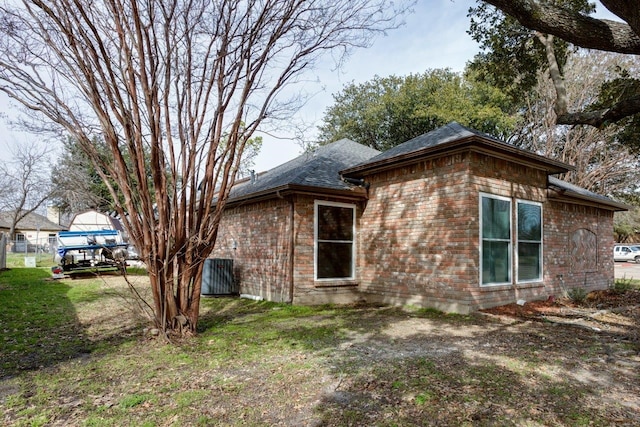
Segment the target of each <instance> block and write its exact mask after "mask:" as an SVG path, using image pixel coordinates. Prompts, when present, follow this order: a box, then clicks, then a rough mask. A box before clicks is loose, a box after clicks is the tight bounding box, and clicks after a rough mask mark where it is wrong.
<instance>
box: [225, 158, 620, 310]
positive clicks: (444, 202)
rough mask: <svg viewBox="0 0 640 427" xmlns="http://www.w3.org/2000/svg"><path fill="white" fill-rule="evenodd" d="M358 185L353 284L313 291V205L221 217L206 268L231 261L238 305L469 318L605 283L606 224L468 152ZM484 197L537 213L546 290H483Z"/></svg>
mask: <svg viewBox="0 0 640 427" xmlns="http://www.w3.org/2000/svg"><path fill="white" fill-rule="evenodd" d="M366 181H367V182H368V183H369V184H370V189H369V200H367V201H366V202H353V203H354V204H356V217H357V235H356V240H357V241H356V244H357V254H358V255H357V261H356V280H354V281H335V282H324V281H323V282H319V281H315V280H314V201H315V200H317V199H319V198H318V197H314V196H308V195H295V196H291V197H289V198H286V199H274V200H271V201H264V202H259V203H254V204H250V205H246V206H240V207H236V208H233V209H230V210H228V211H227V212H226V213H225V216H224V219H223V222H222V224H221V227H220V234H219V238H218V242H217V244H216V250H215V251H214V255H213V256H214V257H221V258H233V259H234V260H235V261H234V262H235V269H236V273H237V277H238V279H239V280H240V291H241V293H246V294H251V295H258V296H261V297H263V298H265V299H268V300H272V301H286V302H293V303H294V304H322V303H328V302H336V303H350V302H355V301H358V300H361V299H364V300H367V301H370V302H382V303H388V304H412V305H419V306H424V307H434V308H438V309H441V310H445V311H455V312H462V313H466V312H470V311H474V310H477V309H481V308H488V307H492V306H496V305H501V304H506V303H511V302H515V301H517V300H519V299H524V300H527V301H530V300H535V299H542V298H547V297H548V296H550V295H556V296H559V295H562V294H563V293H566V292H567V290H568V289H570V288H572V287H582V288H584V289H585V290H592V289H602V288H605V287H607V286H608V285H609V284H610V283H611V282H612V281H613V260H612V258H611V248H612V245H613V235H612V230H613V215H612V213H611V212H609V211H606V210H602V209H596V208H593V207H585V206H578V205H574V204H569V203H563V202H557V201H551V200H548V199H547V190H546V185H547V176H546V173H545V172H544V171H540V170H538V169H535V168H532V167H528V166H524V165H521V164H518V163H515V162H510V161H506V160H503V159H498V158H493V157H490V156H487V155H486V154H483V153H477V152H473V151H468V152H463V153H457V154H453V155H449V156H444V157H442V158H438V159H430V160H424V161H422V162H419V163H417V164H415V165H411V166H405V167H401V168H398V169H396V170H392V171H387V172H381V173H377V174H374V175H371V176H368V177H366ZM480 193H488V194H492V195H496V196H503V197H508V198H511V200H512V201H513V202H512V207H515V201H516V199H523V200H528V201H534V202H539V203H542V211H543V281H540V282H536V283H527V284H516V283H515V278H514V282H513V283H512V284H509V285H497V286H480V285H479V275H480V274H479V270H480V261H479V244H480V242H479V240H480V234H479V224H480V221H479V200H480V199H479V197H480ZM320 199H323V198H320ZM323 200H329V201H340V202H347V201H345V200H339V199H331V198H324V199H323ZM513 210H514V209H512V211H513ZM513 215H514V216H513V217H512V222H513V223H514V224H515V213H513ZM292 219H293V221H292ZM292 224H293V227H292ZM514 234H515V233H514ZM233 242H235V245H236V249H235V250H234V249H233ZM512 246H513V248H515V245H512ZM513 259H515V256H514V257H513ZM292 260H293V261H292ZM593 265H595V267H588V266H593ZM585 269H589V271H585ZM512 276H514V277H515V272H514V274H513V275H512ZM292 289H293V292H291V290H292Z"/></svg>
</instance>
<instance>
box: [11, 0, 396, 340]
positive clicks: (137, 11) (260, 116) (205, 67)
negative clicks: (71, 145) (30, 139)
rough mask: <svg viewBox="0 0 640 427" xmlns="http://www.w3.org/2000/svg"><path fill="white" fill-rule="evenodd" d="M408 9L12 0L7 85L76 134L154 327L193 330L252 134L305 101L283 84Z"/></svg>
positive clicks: (318, 3) (179, 0)
mask: <svg viewBox="0 0 640 427" xmlns="http://www.w3.org/2000/svg"><path fill="white" fill-rule="evenodd" d="M398 13H399V10H397V9H394V8H393V3H392V2H389V1H387V0H349V1H344V0H342V1H337V0H309V1H299V0H259V1H257V0H247V1H237V0H170V1H167V0H148V1H137V0H100V1H88V0H47V1H42V0H33V1H27V0H24V1H22V2H15V1H3V2H2V3H0V53H1V54H0V90H2V91H3V92H5V93H6V94H7V95H8V96H9V97H10V98H12V99H13V100H15V101H17V102H18V103H19V104H21V105H23V106H24V107H25V108H26V109H27V110H28V111H30V112H31V113H33V115H34V117H39V118H40V120H46V121H47V122H49V123H54V124H56V125H58V126H59V127H60V128H61V129H63V130H64V132H66V133H67V134H68V135H70V136H71V137H72V138H73V139H74V140H75V141H77V142H78V145H79V146H80V148H81V149H82V151H83V152H84V153H85V154H86V155H87V157H88V158H89V159H90V160H91V162H92V163H93V165H94V167H95V170H96V172H97V173H98V174H99V175H100V177H101V178H102V180H103V182H104V183H105V185H106V186H107V188H108V190H109V193H110V194H111V196H112V198H113V199H114V200H115V201H116V202H115V207H116V210H117V211H118V213H119V214H120V216H121V217H122V219H123V222H124V226H125V227H126V229H127V231H128V233H129V235H130V238H131V240H132V241H133V242H134V243H135V244H136V246H137V247H138V249H139V251H140V255H141V257H142V259H144V261H145V263H146V264H147V267H148V270H149V276H150V280H151V287H152V291H153V308H154V317H155V322H156V324H157V326H158V327H159V328H161V329H162V330H163V331H167V332H171V331H174V332H180V333H183V334H185V333H191V332H194V331H195V330H196V327H197V319H198V310H199V300H200V279H201V275H202V267H203V262H204V259H205V258H207V257H208V256H209V254H210V253H211V252H212V250H213V247H214V245H215V242H216V236H217V233H218V226H219V224H220V219H221V217H222V213H223V210H224V207H225V201H226V200H227V198H228V196H229V191H230V189H231V187H232V185H233V183H234V179H235V176H236V174H237V172H238V169H239V168H240V165H241V160H242V154H243V151H244V149H245V147H246V145H247V143H248V141H249V140H250V138H251V136H252V134H253V133H254V131H256V129H258V127H259V126H260V125H261V123H263V122H264V121H265V120H274V119H286V118H288V117H290V116H291V114H292V112H293V111H295V109H296V108H298V107H299V106H300V101H299V97H298V96H297V94H296V93H295V91H290V92H286V91H285V88H287V87H288V85H289V84H292V83H296V82H298V81H299V80H301V79H300V77H301V75H302V73H303V72H304V71H305V70H306V69H308V68H310V67H312V66H313V64H314V61H316V60H317V59H318V58H319V57H320V56H321V55H322V54H323V53H325V52H327V51H332V52H333V53H334V54H335V55H338V56H340V55H341V54H343V53H345V52H347V51H348V50H349V49H350V48H352V47H354V46H366V45H367V44H369V43H370V41H371V37H372V36H373V35H374V34H375V33H376V32H380V31H384V30H385V29H389V28H392V27H394V26H396V25H397V22H396V18H397V16H398ZM95 138H99V139H100V140H101V144H99V146H100V147H102V146H104V147H106V149H107V152H108V154H109V155H108V156H105V155H103V152H102V150H100V149H98V148H99V147H98V146H97V145H96V144H94V139H95Z"/></svg>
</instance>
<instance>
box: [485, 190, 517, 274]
mask: <svg viewBox="0 0 640 427" xmlns="http://www.w3.org/2000/svg"><path fill="white" fill-rule="evenodd" d="M480 218H481V223H480V227H481V228H480V230H481V233H480V239H481V242H480V259H481V261H480V262H481V284H482V285H493V284H505V283H511V200H510V199H508V198H506V197H498V196H490V195H487V194H482V195H481V196H480Z"/></svg>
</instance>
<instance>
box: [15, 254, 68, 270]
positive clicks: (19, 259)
mask: <svg viewBox="0 0 640 427" xmlns="http://www.w3.org/2000/svg"><path fill="white" fill-rule="evenodd" d="M25 257H29V258H35V259H36V267H38V268H51V267H53V266H54V265H56V263H55V262H54V261H53V255H52V254H49V253H37V254H35V253H28V254H24V253H14V252H7V268H24V267H25Z"/></svg>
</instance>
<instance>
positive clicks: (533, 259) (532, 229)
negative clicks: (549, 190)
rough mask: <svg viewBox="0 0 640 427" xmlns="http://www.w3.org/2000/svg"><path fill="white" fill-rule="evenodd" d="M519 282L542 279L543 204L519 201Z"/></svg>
mask: <svg viewBox="0 0 640 427" xmlns="http://www.w3.org/2000/svg"><path fill="white" fill-rule="evenodd" d="M517 205H518V210H517V217H518V236H517V237H518V282H531V281H536V280H540V279H542V206H541V205H540V204H539V203H533V202H525V201H518V202H517Z"/></svg>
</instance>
